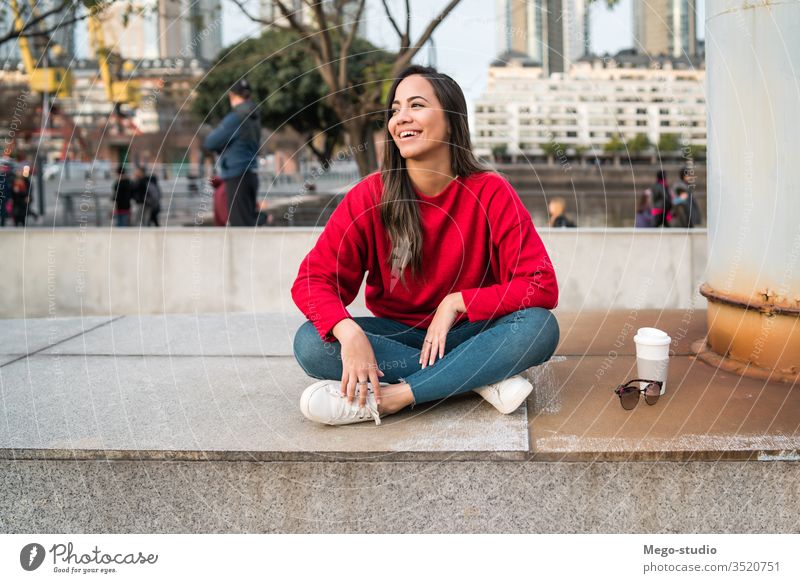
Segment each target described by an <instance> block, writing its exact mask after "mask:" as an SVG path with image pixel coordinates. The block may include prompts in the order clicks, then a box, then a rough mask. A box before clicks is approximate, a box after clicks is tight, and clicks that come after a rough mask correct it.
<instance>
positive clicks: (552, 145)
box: [540, 142, 564, 157]
mask: <svg viewBox="0 0 800 583" xmlns="http://www.w3.org/2000/svg"><path fill="white" fill-rule="evenodd" d="M540 147H541V148H542V151H543V152H544V153H545V154H546V155H547V156H548V157H549V156H552V157H556V156H558V155H559V152H560V153H561V155H563V154H564V148H563V147H561V144H557V143H556V142H547V143H545V144H542V145H541V146H540Z"/></svg>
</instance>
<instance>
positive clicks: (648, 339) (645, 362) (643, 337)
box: [633, 328, 672, 395]
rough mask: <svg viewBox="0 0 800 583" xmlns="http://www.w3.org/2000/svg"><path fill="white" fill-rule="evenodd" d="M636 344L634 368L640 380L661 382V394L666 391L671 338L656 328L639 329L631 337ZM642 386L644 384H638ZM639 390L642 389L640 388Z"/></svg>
mask: <svg viewBox="0 0 800 583" xmlns="http://www.w3.org/2000/svg"><path fill="white" fill-rule="evenodd" d="M633 341H634V342H635V343H636V367H637V375H638V377H639V378H640V379H647V380H649V381H661V394H662V395H663V394H664V393H665V392H666V391H667V373H668V372H669V345H670V343H671V342H672V338H670V337H669V335H668V334H667V333H666V332H663V331H661V330H659V329H658V328H639V330H638V332H637V333H636V336H634V337H633ZM639 384H640V385H644V383H639ZM640 388H644V386H641V387H640Z"/></svg>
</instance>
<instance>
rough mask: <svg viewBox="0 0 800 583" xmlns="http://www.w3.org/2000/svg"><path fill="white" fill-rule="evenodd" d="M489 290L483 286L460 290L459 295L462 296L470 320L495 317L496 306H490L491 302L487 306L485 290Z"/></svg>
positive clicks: (477, 320) (475, 320)
mask: <svg viewBox="0 0 800 583" xmlns="http://www.w3.org/2000/svg"><path fill="white" fill-rule="evenodd" d="M487 291H488V292H489V294H491V291H489V290H488V289H486V290H485V289H483V288H479V287H476V288H472V289H464V290H461V297H463V298H464V307H466V308H467V318H468V319H469V321H470V322H479V321H481V320H491V319H493V318H496V317H497V315H496V314H497V311H498V306H492V305H491V302H490V303H489V305H488V306H487V302H486V300H487V299H489V298H487V296H486V292H487Z"/></svg>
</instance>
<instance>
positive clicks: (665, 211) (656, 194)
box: [650, 170, 672, 227]
mask: <svg viewBox="0 0 800 583" xmlns="http://www.w3.org/2000/svg"><path fill="white" fill-rule="evenodd" d="M650 192H651V193H652V199H651V204H652V208H651V210H650V213H651V214H652V215H653V226H654V227H669V221H670V219H671V218H672V213H671V211H672V192H671V191H670V189H669V186H667V173H666V172H665V171H663V170H659V171H658V172H656V181H655V184H653V186H651V187H650Z"/></svg>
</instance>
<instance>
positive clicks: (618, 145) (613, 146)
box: [603, 135, 625, 153]
mask: <svg viewBox="0 0 800 583" xmlns="http://www.w3.org/2000/svg"><path fill="white" fill-rule="evenodd" d="M603 151H604V152H609V153H611V152H624V151H625V143H624V142H623V141H622V140H621V139H620V137H619V135H616V136H611V138H610V139H609V140H608V141H607V142H606V143H605V144H603Z"/></svg>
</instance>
